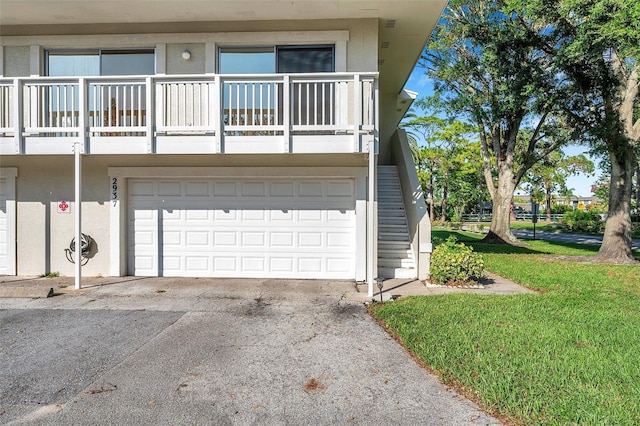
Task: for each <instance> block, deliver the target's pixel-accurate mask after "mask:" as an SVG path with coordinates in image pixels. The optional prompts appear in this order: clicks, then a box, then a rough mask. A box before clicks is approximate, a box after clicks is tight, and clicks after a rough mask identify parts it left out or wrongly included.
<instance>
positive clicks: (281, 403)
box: [0, 278, 499, 425]
mask: <svg viewBox="0 0 640 426" xmlns="http://www.w3.org/2000/svg"><path fill="white" fill-rule="evenodd" d="M43 285H48V284H47V282H46V281H44V284H43ZM348 291H353V283H349V282H325V281H311V280H309V281H300V282H294V283H291V282H280V281H276V280H266V281H257V280H209V279H199V280H190V281H188V282H186V281H185V280H184V279H183V280H176V281H172V280H170V279H138V278H136V279H130V281H127V280H126V279H124V280H123V281H122V282H117V283H112V284H107V285H102V286H96V287H92V288H91V289H89V290H81V291H79V292H78V293H77V294H61V295H58V296H55V297H51V298H39V299H29V298H0V330H1V332H0V423H2V424H7V423H8V424H27V423H28V424H37V425H40V424H42V425H61V424H65V425H74V424H123V425H124V424H141V425H147V424H153V425H156V424H160V425H168V424H222V425H246V424H269V425H273V424H276V425H277V424H283V425H284V424H326V425H334V424H367V425H368V424H371V425H398V424H400V425H415V424H429V425H464V424H483V425H485V424H499V422H498V421H497V420H496V419H494V418H492V417H490V416H488V415H486V414H485V413H484V412H482V411H481V410H479V409H478V407H477V406H475V405H474V404H472V403H471V402H469V401H468V400H466V399H465V398H462V397H461V396H459V395H458V394H456V393H454V392H453V391H451V390H448V389H446V388H445V387H444V386H443V385H442V384H440V383H439V382H438V380H437V379H436V378H435V377H434V376H433V375H430V374H428V373H427V372H425V371H424V370H423V369H422V368H421V367H420V366H418V365H417V364H416V363H415V362H414V361H413V359H412V358H411V357H410V356H409V355H408V354H407V353H406V352H405V351H404V350H403V349H402V347H400V346H399V345H398V344H397V343H396V342H395V341H394V339H392V338H391V337H390V336H389V335H388V334H387V333H386V332H384V330H382V329H381V328H380V327H379V326H378V325H377V324H376V323H375V322H374V321H373V320H372V319H371V318H370V317H369V316H368V315H367V314H366V311H365V307H364V305H363V304H362V303H361V302H354V301H350V300H348V299H347V298H345V294H346V293H347V292H348Z"/></svg>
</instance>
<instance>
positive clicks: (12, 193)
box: [0, 167, 18, 275]
mask: <svg viewBox="0 0 640 426" xmlns="http://www.w3.org/2000/svg"><path fill="white" fill-rule="evenodd" d="M17 177H18V168H17V167H2V168H0V178H2V179H6V183H7V185H6V187H7V194H6V196H7V201H6V204H5V206H6V209H7V275H16V261H17V259H16V178H17Z"/></svg>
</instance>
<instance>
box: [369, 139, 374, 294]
mask: <svg viewBox="0 0 640 426" xmlns="http://www.w3.org/2000/svg"><path fill="white" fill-rule="evenodd" d="M375 157H376V154H375V140H371V141H369V197H368V198H369V204H367V286H368V291H367V296H368V297H373V280H374V276H375V275H374V274H375V271H374V270H373V265H374V256H375V250H374V248H375V240H374V238H375V234H374V233H375V226H374V221H375V205H374V202H375V188H376V186H375V185H376V181H375Z"/></svg>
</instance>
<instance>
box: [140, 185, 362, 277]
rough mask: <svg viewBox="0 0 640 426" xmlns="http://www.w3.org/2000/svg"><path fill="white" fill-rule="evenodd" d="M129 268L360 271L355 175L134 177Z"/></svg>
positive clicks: (144, 271) (195, 272) (154, 271)
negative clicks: (260, 178) (264, 178)
mask: <svg viewBox="0 0 640 426" xmlns="http://www.w3.org/2000/svg"><path fill="white" fill-rule="evenodd" d="M128 198H129V200H128V209H129V212H128V217H129V262H128V264H129V274H131V275H138V276H192V277H260V278H341V279H353V278H354V277H355V239H356V238H355V181H354V180H353V179H336V180H326V179H323V180H305V179H298V180H267V181H253V180H252V181H249V180H221V179H215V180H214V179H211V180H176V179H167V180H164V179H132V180H130V181H129V197H128Z"/></svg>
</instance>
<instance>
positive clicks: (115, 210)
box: [109, 175, 127, 277]
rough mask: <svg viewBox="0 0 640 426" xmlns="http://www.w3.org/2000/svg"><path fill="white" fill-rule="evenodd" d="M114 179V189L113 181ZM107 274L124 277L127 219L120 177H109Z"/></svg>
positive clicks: (122, 180) (122, 182) (124, 184)
mask: <svg viewBox="0 0 640 426" xmlns="http://www.w3.org/2000/svg"><path fill="white" fill-rule="evenodd" d="M113 179H116V181H115V185H116V187H115V188H114V181H113ZM109 188H110V191H109V193H110V194H111V195H110V197H109V198H110V199H109V246H110V252H109V259H110V261H109V274H110V275H111V276H113V277H119V276H123V275H126V270H125V266H126V257H125V256H126V250H125V247H127V233H126V230H127V222H126V220H127V217H126V214H125V210H124V207H125V205H126V203H125V202H123V197H126V196H127V182H126V179H125V178H124V177H122V176H117V175H109Z"/></svg>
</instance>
